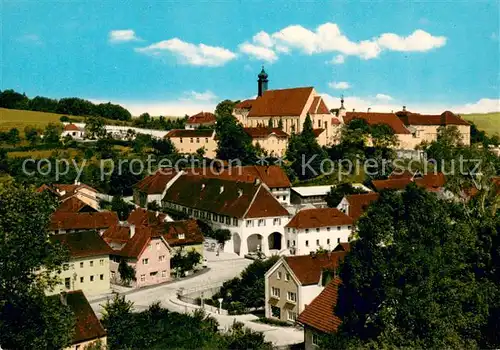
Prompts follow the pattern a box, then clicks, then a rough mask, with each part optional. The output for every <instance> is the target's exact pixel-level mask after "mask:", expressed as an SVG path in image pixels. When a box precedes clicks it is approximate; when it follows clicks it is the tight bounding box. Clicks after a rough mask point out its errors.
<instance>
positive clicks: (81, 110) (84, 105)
mask: <svg viewBox="0 0 500 350" xmlns="http://www.w3.org/2000/svg"><path fill="white" fill-rule="evenodd" d="M57 113H61V114H69V115H82V116H90V115H95V106H94V104H93V103H92V102H90V101H88V100H84V99H81V98H78V97H67V98H61V99H60V100H59V101H58V103H57Z"/></svg>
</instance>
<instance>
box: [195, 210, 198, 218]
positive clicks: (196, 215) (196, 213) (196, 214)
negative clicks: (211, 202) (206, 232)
mask: <svg viewBox="0 0 500 350" xmlns="http://www.w3.org/2000/svg"><path fill="white" fill-rule="evenodd" d="M194 217H195V218H197V217H198V210H195V211H194Z"/></svg>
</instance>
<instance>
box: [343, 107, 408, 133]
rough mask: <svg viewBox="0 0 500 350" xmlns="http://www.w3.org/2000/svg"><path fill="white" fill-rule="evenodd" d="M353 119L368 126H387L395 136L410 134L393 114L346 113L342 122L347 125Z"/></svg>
mask: <svg viewBox="0 0 500 350" xmlns="http://www.w3.org/2000/svg"><path fill="white" fill-rule="evenodd" d="M354 119H363V120H365V121H366V122H367V123H368V125H376V124H387V125H389V126H390V127H391V129H392V130H393V131H394V133H395V134H410V131H409V130H408V129H407V128H406V127H405V125H404V124H403V122H402V121H401V120H400V119H399V118H398V116H397V115H396V114H394V113H372V112H347V113H346V115H345V117H344V122H345V123H346V124H349V123H350V122H351V121H352V120H354Z"/></svg>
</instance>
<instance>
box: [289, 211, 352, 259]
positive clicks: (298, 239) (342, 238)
mask: <svg viewBox="0 0 500 350" xmlns="http://www.w3.org/2000/svg"><path fill="white" fill-rule="evenodd" d="M352 225H353V220H352V218H350V217H349V216H347V215H346V214H344V213H343V212H341V211H340V210H338V209H336V208H314V209H303V210H300V211H299V212H297V213H296V214H295V216H294V217H293V218H292V219H291V220H290V222H289V223H288V224H287V225H286V226H285V229H286V236H287V242H286V246H287V248H288V249H289V250H290V254H292V255H305V254H309V253H312V252H315V251H317V250H318V249H327V250H331V249H332V248H333V247H335V246H337V244H339V243H340V242H348V241H349V239H350V236H351V233H352Z"/></svg>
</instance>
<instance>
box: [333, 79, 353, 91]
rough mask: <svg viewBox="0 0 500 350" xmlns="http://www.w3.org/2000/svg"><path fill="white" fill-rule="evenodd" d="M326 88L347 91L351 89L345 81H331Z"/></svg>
mask: <svg viewBox="0 0 500 350" xmlns="http://www.w3.org/2000/svg"><path fill="white" fill-rule="evenodd" d="M328 86H329V87H331V88H332V89H336V90H347V89H349V88H350V87H351V85H350V84H349V83H348V82H347V81H339V82H336V81H332V82H331V83H328Z"/></svg>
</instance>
